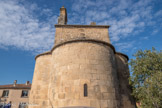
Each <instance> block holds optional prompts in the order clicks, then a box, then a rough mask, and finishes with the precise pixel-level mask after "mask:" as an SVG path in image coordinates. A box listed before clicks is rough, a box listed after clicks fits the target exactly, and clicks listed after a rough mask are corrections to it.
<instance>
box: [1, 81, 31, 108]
mask: <svg viewBox="0 0 162 108" xmlns="http://www.w3.org/2000/svg"><path fill="white" fill-rule="evenodd" d="M30 89H31V84H30V82H29V81H27V82H26V84H17V81H16V80H15V81H14V84H10V85H0V108H3V107H4V105H6V104H8V103H10V102H11V108H27V105H28V103H29V93H30Z"/></svg>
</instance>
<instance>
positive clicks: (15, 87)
mask: <svg viewBox="0 0 162 108" xmlns="http://www.w3.org/2000/svg"><path fill="white" fill-rule="evenodd" d="M30 88H31V84H28V85H26V84H16V85H15V86H14V85H13V84H9V85H0V89H30Z"/></svg>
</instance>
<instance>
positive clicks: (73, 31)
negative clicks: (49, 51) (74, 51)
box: [55, 25, 110, 46]
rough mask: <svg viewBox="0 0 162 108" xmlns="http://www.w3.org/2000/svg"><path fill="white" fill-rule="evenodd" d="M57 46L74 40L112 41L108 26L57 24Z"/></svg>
mask: <svg viewBox="0 0 162 108" xmlns="http://www.w3.org/2000/svg"><path fill="white" fill-rule="evenodd" d="M55 27H56V33H55V46H56V45H58V44H60V43H63V42H67V41H72V40H86V39H93V40H98V41H104V42H107V43H110V39H109V35H108V26H106V27H105V26H96V25H77V26H76V25H55Z"/></svg>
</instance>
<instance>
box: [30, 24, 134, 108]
mask: <svg viewBox="0 0 162 108" xmlns="http://www.w3.org/2000/svg"><path fill="white" fill-rule="evenodd" d="M126 63H127V58H126V56H123V55H122V56H121V55H118V54H117V53H116V52H115V49H114V47H113V46H112V45H111V44H110V40H109V35H108V26H107V27H104V26H97V25H90V26H82V25H78V26H77V25H56V33H55V45H54V48H53V49H52V50H51V52H50V53H48V54H47V53H45V54H42V55H39V56H37V58H36V66H35V72H34V77H33V85H32V90H31V91H32V93H31V96H30V102H36V103H38V106H35V108H41V107H42V106H45V107H46V108H47V107H54V108H60V107H72V106H73V107H74V106H87V107H95V108H128V107H127V106H130V107H129V108H134V105H135V104H134V103H133V104H131V102H132V100H131V99H130V98H129V97H131V96H130V93H131V92H130V90H129V88H127V85H128V81H127V78H128V76H129V75H128V67H127V66H126ZM125 73H126V74H125ZM85 85H87V88H86V89H85ZM120 87H121V88H120ZM121 90H124V91H125V92H127V91H128V92H127V93H126V94H123V93H121V92H120V91H121ZM85 92H86V94H87V95H86V96H85ZM125 92H124V93H125ZM34 93H35V94H34ZM121 94H122V95H121ZM120 97H121V99H120ZM30 108H34V107H30Z"/></svg>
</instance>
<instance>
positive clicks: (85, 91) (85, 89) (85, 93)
mask: <svg viewBox="0 0 162 108" xmlns="http://www.w3.org/2000/svg"><path fill="white" fill-rule="evenodd" d="M87 89H88V86H87V84H84V97H87V96H88V91H87Z"/></svg>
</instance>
